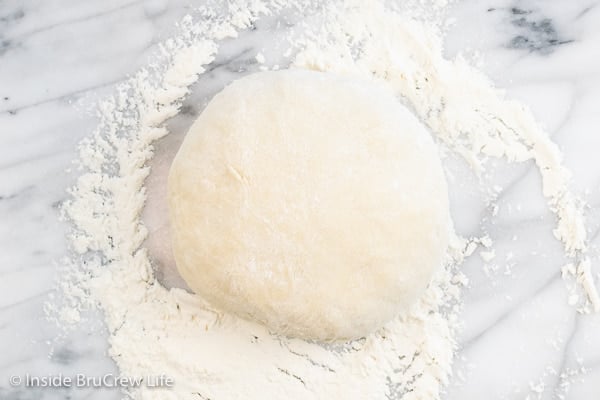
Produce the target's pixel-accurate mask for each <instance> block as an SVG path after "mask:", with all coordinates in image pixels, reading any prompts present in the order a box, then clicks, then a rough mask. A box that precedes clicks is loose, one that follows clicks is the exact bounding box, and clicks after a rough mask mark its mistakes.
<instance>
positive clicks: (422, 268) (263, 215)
mask: <svg viewBox="0 0 600 400" xmlns="http://www.w3.org/2000/svg"><path fill="white" fill-rule="evenodd" d="M168 186H169V187H168V191H169V193H168V196H169V210H170V218H171V224H172V235H173V237H172V240H173V251H174V256H175V260H176V263H177V268H178V270H179V272H180V273H181V275H182V277H183V278H184V280H185V281H186V282H187V283H188V285H189V286H190V288H191V289H192V290H194V291H195V292H196V293H197V294H199V295H200V296H202V297H203V298H204V299H205V300H207V301H209V302H210V303H211V304H212V305H213V306H215V307H217V308H220V309H222V310H225V311H229V312H231V313H234V314H236V315H238V316H241V317H244V318H248V319H252V320H256V321H259V322H261V323H263V324H265V325H266V326H267V327H268V328H269V329H270V330H271V331H273V332H275V333H279V334H283V335H287V336H293V337H300V338H305V339H314V340H324V341H330V340H338V339H353V338H358V337H361V336H364V335H366V334H368V333H370V332H372V331H373V330H375V329H377V328H379V327H381V326H382V325H383V324H384V323H385V322H386V321H389V320H390V319H392V318H394V317H395V316H397V315H398V314H399V313H400V312H401V311H402V310H404V309H406V308H407V307H408V306H410V305H411V304H412V303H413V302H415V300H417V299H418V297H419V296H420V295H421V294H422V293H423V291H424V290H425V288H426V286H427V285H428V283H429V281H430V279H431V277H432V274H433V272H434V270H435V269H436V268H437V267H438V266H439V265H440V264H441V263H442V258H443V255H444V253H445V250H446V246H447V241H448V237H447V235H448V221H449V219H448V197H447V187H446V182H445V178H444V174H443V170H442V166H441V162H440V160H439V157H438V155H437V152H436V147H435V145H434V143H433V141H432V140H431V138H430V137H429V134H428V132H427V131H426V130H425V129H424V127H423V126H422V125H421V124H420V123H419V121H418V120H417V119H416V118H415V117H414V116H413V115H412V114H411V112H410V111H409V110H407V109H406V108H405V107H404V106H402V105H401V104H400V103H399V102H398V101H397V99H396V98H395V97H394V96H393V94H392V93H391V92H389V91H387V90H385V89H383V88H381V87H379V86H376V85H374V84H371V83H365V82H356V81H352V80H349V79H345V78H342V77H339V76H337V75H332V74H328V73H322V72H310V71H302V70H288V71H281V72H263V73H257V74H253V75H250V76H247V77H245V78H242V79H240V80H238V81H235V82H234V83H232V84H231V85H229V86H228V87H227V88H225V89H224V90H223V91H222V92H220V93H219V94H217V95H216V96H215V97H214V98H213V100H212V101H211V102H210V103H209V104H208V106H207V107H206V109H205V110H204V112H203V113H202V115H200V117H199V118H198V120H197V121H196V122H195V123H194V124H193V125H192V127H191V128H190V130H189V132H188V134H187V136H186V137H185V140H184V142H183V144H182V146H181V148H180V149H179V152H178V153H177V155H176V157H175V160H174V161H173V164H172V166H171V170H170V174H169V181H168Z"/></svg>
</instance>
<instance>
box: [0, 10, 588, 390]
mask: <svg viewBox="0 0 600 400" xmlns="http://www.w3.org/2000/svg"><path fill="white" fill-rule="evenodd" d="M189 7H190V5H189V3H188V2H186V1H182V0H171V1H168V0H146V1H143V0H137V1H131V0H129V1H127V0H108V1H99V0H94V1H91V0H90V1H76V0H56V1H36V0H21V1H19V0H5V1H3V2H0V216H1V224H0V243H1V245H2V251H1V252H0V398H1V399H63V398H67V396H70V398H74V399H83V398H86V399H117V398H120V394H119V393H118V392H116V391H115V390H105V391H99V390H88V389H78V390H76V391H72V390H71V391H69V390H66V389H53V390H46V391H39V390H38V391H35V390H31V389H24V388H22V387H11V386H10V384H9V381H8V379H9V377H10V376H11V375H24V374H26V373H29V374H31V375H43V374H58V373H63V374H65V375H72V374H75V373H84V374H88V375H90V376H98V375H102V374H104V373H108V372H113V373H115V372H116V369H115V366H114V364H113V363H112V361H111V360H110V358H109V357H108V356H107V355H106V350H107V344H106V335H105V334H104V333H102V332H103V331H102V327H101V323H100V318H99V316H96V317H95V320H97V321H98V323H97V324H96V325H93V324H92V325H91V326H87V327H83V328H82V329H81V330H79V331H76V332H73V333H72V334H70V335H69V336H68V337H66V338H64V339H63V340H61V341H59V342H57V344H55V345H54V350H53V352H52V353H51V354H49V350H50V346H49V344H48V343H49V342H51V341H53V339H54V337H55V336H56V335H57V334H58V331H57V329H56V328H55V327H54V326H52V325H51V324H50V323H48V322H46V321H45V317H44V313H43V309H42V306H43V303H44V301H45V300H46V298H47V295H48V293H49V292H50V290H51V288H52V281H53V279H54V277H55V275H56V264H55V262H56V261H57V260H59V259H60V257H61V256H63V255H64V254H65V245H66V244H65V240H64V238H63V237H64V233H65V231H66V227H65V226H64V224H62V223H61V222H59V221H58V218H57V217H58V210H57V205H58V204H59V203H60V202H61V201H62V200H64V199H65V198H66V193H65V189H66V188H67V187H68V186H69V185H70V184H71V183H72V181H73V176H72V175H69V174H66V173H64V170H65V169H66V168H68V167H69V166H70V165H71V160H72V159H73V158H75V156H76V144H77V142H79V141H80V140H81V139H82V138H83V137H85V136H86V135H88V134H89V133H90V132H91V130H92V129H93V127H94V124H95V120H94V117H93V116H92V115H91V114H90V113H89V112H87V111H88V110H86V109H85V107H86V106H87V105H89V104H92V100H93V99H94V98H98V97H101V96H103V95H105V94H108V93H110V92H111V90H112V88H113V87H114V85H115V84H117V83H118V82H120V81H122V80H123V79H125V78H126V76H127V75H128V74H131V73H133V72H134V71H136V70H137V69H138V68H139V67H141V66H143V65H144V64H145V63H146V62H147V60H148V57H149V56H150V55H151V54H152V52H153V51H155V48H156V43H158V42H159V41H160V40H161V39H162V38H165V37H168V36H169V34H170V32H171V31H172V26H173V23H174V22H176V21H177V20H178V19H179V18H180V17H181V16H182V15H184V14H185V13H186V11H187V10H188V9H189ZM452 14H453V15H454V16H455V18H456V24H455V25H454V26H453V27H452V28H451V29H450V32H449V34H448V37H447V43H446V51H447V54H448V56H449V57H451V56H453V55H455V54H456V53H457V52H459V51H463V52H464V51H466V52H467V54H468V53H469V49H472V50H475V51H477V52H480V53H481V54H482V55H483V56H484V59H485V62H484V63H483V64H482V66H481V68H482V69H483V70H484V71H485V72H486V73H487V74H488V75H489V76H490V77H491V78H492V79H493V80H494V81H495V82H496V83H497V84H498V86H499V87H504V88H506V90H507V95H508V96H509V97H511V98H515V99H518V100H521V101H523V102H524V103H526V104H527V105H528V106H530V107H531V109H532V111H533V113H534V114H535V116H536V118H537V119H538V120H539V121H540V122H541V123H543V124H544V126H545V127H546V129H547V131H548V133H549V134H550V135H551V136H552V137H553V139H554V140H555V141H556V142H557V143H558V144H559V145H560V147H561V149H562V150H563V152H564V160H565V163H566V165H567V166H568V167H569V168H570V169H571V170H572V171H573V188H574V189H575V190H576V191H577V192H579V193H582V194H584V197H585V198H586V200H587V201H588V203H589V207H588V209H587V214H588V228H589V231H590V237H591V240H592V243H593V245H594V247H593V248H592V249H591V250H590V253H591V254H592V256H593V258H594V260H595V269H596V271H598V269H599V268H600V252H599V250H598V245H600V234H599V232H600V207H599V206H600V159H599V157H598V154H597V153H598V149H599V148H600V128H598V127H600V112H599V110H598V104H600V46H599V45H598V43H600V29H598V27H600V1H591V0H590V1H584V0H577V1H564V0H563V1H559V0H545V1H542V0H521V1H511V0H464V1H460V2H458V3H457V4H456V6H455V9H454V10H453V12H452ZM271 22H272V21H271ZM272 25H273V24H271V23H270V22H269V21H264V22H262V23H259V24H257V27H256V29H255V30H252V31H250V32H247V33H244V34H242V35H241V36H240V39H239V41H236V42H235V43H231V44H229V45H228V46H227V47H226V48H225V49H224V50H225V51H224V52H223V53H221V54H220V56H219V58H218V59H217V60H216V62H215V63H214V64H213V65H212V66H211V68H212V70H211V71H209V72H208V73H207V74H206V76H204V77H203V79H202V80H201V82H200V83H199V84H198V85H197V86H196V88H195V89H194V91H193V92H192V95H191V97H190V98H189V99H188V100H187V101H186V103H185V105H184V109H183V112H182V113H181V114H180V116H178V117H177V118H175V119H173V120H172V121H171V122H170V125H169V127H170V129H171V131H172V132H173V133H174V135H173V138H176V137H177V135H182V134H183V133H184V132H185V128H186V127H187V126H188V125H189V123H190V122H191V120H193V118H194V117H195V116H196V115H197V114H198V113H199V112H200V110H201V107H202V106H201V105H199V103H198V102H196V101H195V99H201V98H203V97H204V96H206V95H210V93H214V92H216V91H218V90H219V89H220V88H221V87H222V85H223V84H224V82H227V81H228V80H230V79H232V78H233V77H234V76H235V75H236V74H237V73H239V71H240V69H246V68H253V66H252V65H251V62H252V61H251V60H252V58H253V57H254V55H255V53H256V52H258V51H260V50H261V49H262V47H263V43H266V42H269V43H270V42H271V41H273V40H274V36H275V35H276V34H275V33H272V32H271V31H270V30H269V29H268V27H269V26H272ZM174 140H176V139H174ZM447 163H448V167H449V168H450V169H452V170H456V171H460V170H461V167H460V163H459V162H455V163H454V162H453V161H452V160H447ZM493 171H494V172H493V174H492V177H491V178H490V180H489V184H499V185H500V186H501V187H502V191H501V193H500V195H499V199H498V206H499V211H498V214H497V215H496V216H492V214H491V210H490V209H489V207H487V206H486V205H485V202H484V198H483V197H482V195H481V193H480V192H478V191H477V190H475V189H473V188H475V187H476V186H477V185H476V182H475V181H474V179H473V178H472V177H468V176H465V177H462V176H461V177H460V179H458V180H457V181H455V182H454V187H455V189H454V190H453V191H452V193H451V195H452V201H453V213H454V216H455V219H456V221H457V229H458V230H459V232H460V233H462V234H465V235H475V234H481V233H482V232H483V233H488V234H489V235H490V237H492V239H493V240H494V242H495V248H496V249H497V255H496V257H495V258H494V259H493V260H492V261H490V262H488V263H486V262H484V260H483V259H482V258H481V257H479V256H478V255H475V256H473V257H471V258H470V259H468V261H467V262H466V263H465V264H464V266H463V268H464V271H465V273H466V274H467V276H468V277H469V279H470V282H471V283H470V288H469V289H468V290H467V291H465V308H464V312H463V315H462V317H463V320H464V329H463V331H462V333H461V336H460V344H461V351H460V353H459V356H458V359H457V365H456V371H457V375H458V376H462V377H463V379H459V378H458V377H457V378H456V379H454V380H453V382H452V383H451V385H450V386H449V388H448V393H446V395H445V397H446V398H447V399H452V400H454V399H456V400H468V399H477V400H478V399H482V398H485V399H526V398H528V396H529V398H530V399H559V398H563V397H561V396H562V395H564V398H565V399H573V400H597V399H600V339H598V338H600V317H599V316H586V315H579V314H577V313H576V312H575V311H574V310H573V309H572V308H571V307H569V306H568V305H567V299H566V298H567V292H566V290H565V288H564V283H563V281H562V279H561V277H560V274H559V268H560V266H561V265H562V264H563V262H564V261H565V260H564V255H563V251H562V250H561V247H560V245H559V243H558V242H557V241H556V240H555V239H554V238H553V236H552V233H551V230H552V228H553V226H554V224H555V221H554V219H553V216H552V215H551V214H550V213H549V212H548V210H547V207H546V205H545V201H544V199H543V198H542V196H541V192H540V179H539V176H538V172H537V170H536V168H535V167H534V166H533V165H532V164H531V163H524V164H522V165H509V166H507V165H504V164H502V163H497V165H496V167H495V168H494V170H493ZM480 221H482V222H481V223H480ZM91 317H92V320H94V318H93V316H91ZM582 366H583V367H584V368H585V370H586V373H585V374H581V370H582ZM573 371H575V372H573ZM561 374H562V377H561ZM564 374H575V375H574V376H572V377H568V378H566V377H565V375H564ZM565 382H567V383H568V384H569V388H568V389H569V390H566V386H565V385H566V383H565Z"/></svg>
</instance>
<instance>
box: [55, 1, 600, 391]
mask: <svg viewBox="0 0 600 400" xmlns="http://www.w3.org/2000/svg"><path fill="white" fill-rule="evenodd" d="M444 3H445V2H441V1H437V2H432V3H431V5H430V6H431V9H433V10H435V12H434V13H433V14H428V15H434V17H432V18H438V17H437V16H436V15H437V14H436V13H441V10H443V7H444V5H445V4H444ZM284 6H285V7H287V6H290V5H286V4H284V3H283V1H281V2H280V1H269V2H263V1H259V0H253V1H249V2H243V1H238V2H230V3H227V7H226V8H222V7H221V9H219V11H214V10H216V9H217V7H216V6H214V7H213V8H211V7H210V6H207V8H206V9H204V10H201V11H199V14H200V16H199V17H194V18H192V17H186V18H185V19H184V20H183V21H182V22H181V24H180V32H181V33H180V34H179V36H177V37H175V38H173V39H170V40H167V41H166V42H165V43H164V44H163V45H162V46H161V54H162V55H161V58H160V62H157V63H156V65H155V66H154V67H151V68H150V67H149V68H148V69H144V70H142V71H140V72H139V73H138V74H136V75H135V76H134V77H132V78H131V79H130V80H129V81H127V82H126V83H124V84H122V85H120V86H119V87H118V89H117V91H116V93H115V95H114V96H113V97H111V98H109V99H107V100H105V101H103V102H101V103H100V105H99V107H98V112H99V118H100V123H99V126H98V128H97V130H96V131H95V132H94V134H93V135H92V136H91V138H90V139H88V140H85V141H84V142H83V143H81V148H80V161H79V162H80V167H81V170H82V174H81V176H80V177H79V179H78V181H77V184H76V185H75V186H74V187H73V188H72V189H71V191H70V193H71V199H70V200H69V201H67V202H66V203H65V204H64V207H63V211H64V215H65V217H66V218H67V219H69V220H70V221H71V222H72V224H73V225H74V229H73V232H72V233H71V235H70V241H71V245H72V249H73V251H74V253H75V254H76V255H74V256H73V257H72V258H71V259H70V260H68V261H66V262H65V267H64V268H63V269H64V271H63V273H62V280H61V281H60V283H59V285H60V289H61V291H62V292H63V294H64V296H63V299H62V306H60V307H57V308H56V309H55V317H56V318H58V319H60V320H61V321H63V322H69V323H76V322H78V321H79V320H80V319H81V318H80V315H79V311H80V310H84V309H86V308H89V307H94V306H96V305H97V306H99V307H100V308H101V309H102V310H103V312H104V315H105V319H106V324H107V328H108V331H109V341H110V356H111V357H112V358H113V359H114V360H115V362H116V363H117V365H118V367H119V369H120V370H121V373H122V374H124V375H129V376H149V375H160V374H165V375H167V376H169V377H171V378H173V379H174V381H175V386H174V387H173V388H170V389H156V388H155V389H149V388H144V387H139V388H134V389H132V390H130V391H128V392H127V393H125V394H124V396H125V397H131V398H134V399H213V400H214V399H216V400H219V399H238V398H239V399H241V398H244V399H274V398H286V399H290V400H293V399H303V400H304V399H337V398H347V399H388V398H389V399H396V398H402V399H406V400H409V399H423V398H426V399H433V400H434V399H439V397H440V393H441V391H442V389H443V387H444V385H445V384H447V382H448V379H449V376H450V374H451V366H452V359H453V356H454V352H455V347H456V344H455V340H454V334H455V330H456V327H457V326H458V325H459V324H458V319H457V314H458V312H459V310H460V302H459V296H460V288H461V287H462V286H464V285H467V284H468V282H467V280H466V278H465V277H464V275H462V274H461V273H460V272H459V271H458V270H457V268H456V267H457V266H458V265H460V264H461V263H462V261H463V260H464V258H465V257H467V256H469V255H471V254H473V253H474V252H475V250H476V248H477V247H478V246H482V247H484V248H486V249H487V248H489V247H490V246H491V245H492V242H491V240H490V239H489V238H487V237H484V238H481V239H472V240H465V239H462V238H459V237H457V236H456V235H455V234H453V235H452V241H451V244H450V246H449V249H448V257H447V262H446V264H445V265H444V268H443V269H442V270H440V272H439V273H438V274H437V275H436V277H435V278H434V281H433V282H432V284H431V285H430V287H429V289H428V290H427V292H426V293H425V295H424V296H423V298H422V299H420V301H419V302H418V303H417V304H416V305H415V306H414V307H413V308H412V309H411V310H410V312H408V313H407V314H406V315H401V316H399V317H398V318H397V319H396V320H394V321H392V322H390V323H389V324H388V325H386V326H385V327H384V328H382V329H381V330H379V331H378V332H376V333H374V334H372V335H370V336H368V337H366V338H364V339H361V340H358V341H353V342H349V343H344V344H331V345H323V344H317V343H312V342H306V341H302V340H294V339H285V338H281V337H277V336H274V335H271V334H269V332H267V331H265V329H264V328H263V327H261V326H259V325H255V324H253V323H250V322H247V321H244V320H240V319H237V318H235V317H233V316H230V315H225V314H222V313H220V312H218V311H216V310H212V309H211V308H210V307H209V306H208V305H206V304H204V303H203V302H202V300H201V299H199V298H198V297H196V296H194V295H191V294H189V293H188V292H186V291H184V290H181V289H176V288H175V289H166V288H165V287H163V286H161V284H160V283H159V282H158V281H157V280H156V279H155V277H154V273H153V270H152V266H151V260H150V257H149V254H148V251H147V250H146V249H145V248H143V246H142V244H143V241H144V239H145V238H146V236H147V230H146V228H145V227H144V226H143V224H142V223H141V221H140V213H141V211H142V209H143V207H144V202H145V198H146V193H145V189H144V180H145V179H146V177H147V176H148V175H149V173H150V169H149V167H148V166H147V163H148V161H149V160H150V159H151V158H152V156H153V145H152V144H153V142H154V141H156V140H157V139H159V138H161V137H163V136H164V135H166V134H168V131H167V129H166V128H165V127H164V123H165V121H166V120H167V119H168V118H170V117H172V116H174V115H176V114H177V113H178V111H179V109H180V107H181V102H182V100H183V99H184V97H185V96H186V95H187V94H188V91H189V89H188V88H189V86H190V85H191V84H192V83H194V82H195V81H196V80H197V78H198V76H199V74H201V73H203V72H204V68H205V67H206V66H207V65H208V64H210V63H211V61H213V59H214V57H215V55H216V54H217V52H218V47H219V45H218V41H219V40H220V39H225V38H231V37H235V36H236V35H237V33H236V32H237V30H240V29H244V28H246V27H249V26H251V25H252V24H253V23H254V21H256V20H257V19H258V18H259V17H260V16H261V15H267V14H269V13H273V12H276V11H278V10H279V9H281V8H282V7H284ZM294 7H297V8H299V9H310V10H312V11H311V13H307V14H310V17H309V18H307V22H306V23H305V24H304V25H303V26H302V27H301V28H300V30H299V31H298V32H297V34H296V35H295V36H294V37H293V38H291V49H292V51H290V52H289V54H290V55H292V56H293V55H294V54H295V58H294V64H295V66H297V67H303V68H311V69H319V70H327V71H332V72H337V73H340V74H346V75H351V76H355V77H358V78H361V79H377V80H381V81H385V82H387V83H388V84H389V85H390V86H391V87H392V88H394V89H395V90H396V91H397V93H398V95H399V96H400V97H401V98H402V99H403V101H404V102H405V103H406V104H407V105H409V106H410V107H411V108H412V109H413V110H414V112H415V113H416V114H417V115H418V116H419V117H420V118H421V119H422V120H423V121H424V122H425V123H427V124H428V126H429V127H430V129H431V130H432V131H433V132H434V133H435V134H436V135H437V137H438V139H439V140H440V141H442V142H444V143H445V144H446V145H447V146H448V147H450V148H451V149H452V150H454V151H455V152H457V153H458V154H460V155H461V156H462V157H464V158H465V159H466V160H467V161H468V162H469V163H470V164H471V165H472V167H473V168H474V169H475V170H476V171H478V172H480V173H481V172H483V171H484V169H485V161H486V158H487V157H504V158H505V159H507V160H508V161H511V162H518V161H524V160H528V159H533V160H535V161H536V163H537V164H538V166H539V168H540V171H541V174H542V178H543V182H544V194H545V196H546V197H547V198H548V202H549V204H550V207H551V209H552V210H553V212H554V213H555V214H556V215H557V219H558V227H557V229H556V230H555V235H556V237H557V238H558V239H559V240H561V241H562V242H563V243H564V246H565V249H566V251H567V253H568V254H569V256H571V257H572V258H573V263H572V264H570V265H569V266H567V267H565V268H564V269H563V271H564V272H565V274H566V275H574V276H577V277H578V280H579V282H580V283H581V285H582V286H583V287H584V288H585V290H586V294H587V299H588V300H585V299H586V297H585V296H582V300H581V301H577V302H576V303H577V304H578V305H579V306H580V307H582V309H584V310H586V309H587V308H586V305H587V303H585V302H586V301H588V302H591V304H592V305H593V306H594V307H595V308H597V307H598V305H599V304H600V301H598V296H597V294H596V291H595V288H594V285H593V280H592V277H591V272H590V268H591V265H590V262H589V259H588V258H586V256H585V251H586V231H585V229H584V224H583V217H582V212H581V206H580V202H579V200H577V199H576V198H575V197H574V196H573V195H571V194H570V192H569V191H568V190H567V184H568V176H569V174H568V171H566V170H565V168H564V167H563V166H562V164H561V162H560V161H561V160H560V153H559V152H558V149H557V148H556V146H555V145H554V144H552V142H550V140H549V139H548V138H547V135H545V133H544V132H542V131H541V130H540V129H539V128H538V126H537V124H536V123H535V121H534V120H533V118H532V117H531V114H530V113H529V112H528V111H527V110H526V109H524V107H523V106H522V105H520V104H519V103H516V102H511V101H507V100H504V99H503V95H502V93H501V92H499V91H497V90H496V89H494V88H493V87H492V85H491V84H490V82H489V81H488V80H487V79H486V78H485V77H483V76H482V75H481V74H480V73H478V72H477V71H475V70H473V69H472V68H471V67H470V66H469V65H468V64H467V63H466V62H465V61H464V60H462V59H460V58H458V59H456V60H453V61H448V60H445V59H444V58H443V57H442V52H441V43H440V38H439V33H438V32H437V28H431V26H437V25H431V24H425V23H423V22H421V21H422V20H423V18H422V17H423V16H422V15H421V16H419V15H417V16H415V17H410V18H409V17H407V16H406V15H409V14H410V13H408V12H402V11H399V10H394V9H385V7H384V6H383V5H382V4H381V3H380V2H378V1H375V0H368V1H336V2H331V3H330V4H328V5H326V6H323V5H322V4H320V5H310V4H299V3H298V4H295V5H294ZM416 10H419V8H417V9H416ZM413 12H414V10H413ZM416 14H419V13H418V12H416ZM263 58H264V57H261V58H260V59H257V60H258V61H259V62H261V63H264V61H265V60H264V59H263ZM465 93H472V95H468V96H465ZM486 251H488V253H489V250H486ZM489 254H493V253H489ZM582 301H583V302H584V303H582ZM55 303H56V304H58V300H56V302H55ZM54 307H56V306H54Z"/></svg>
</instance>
